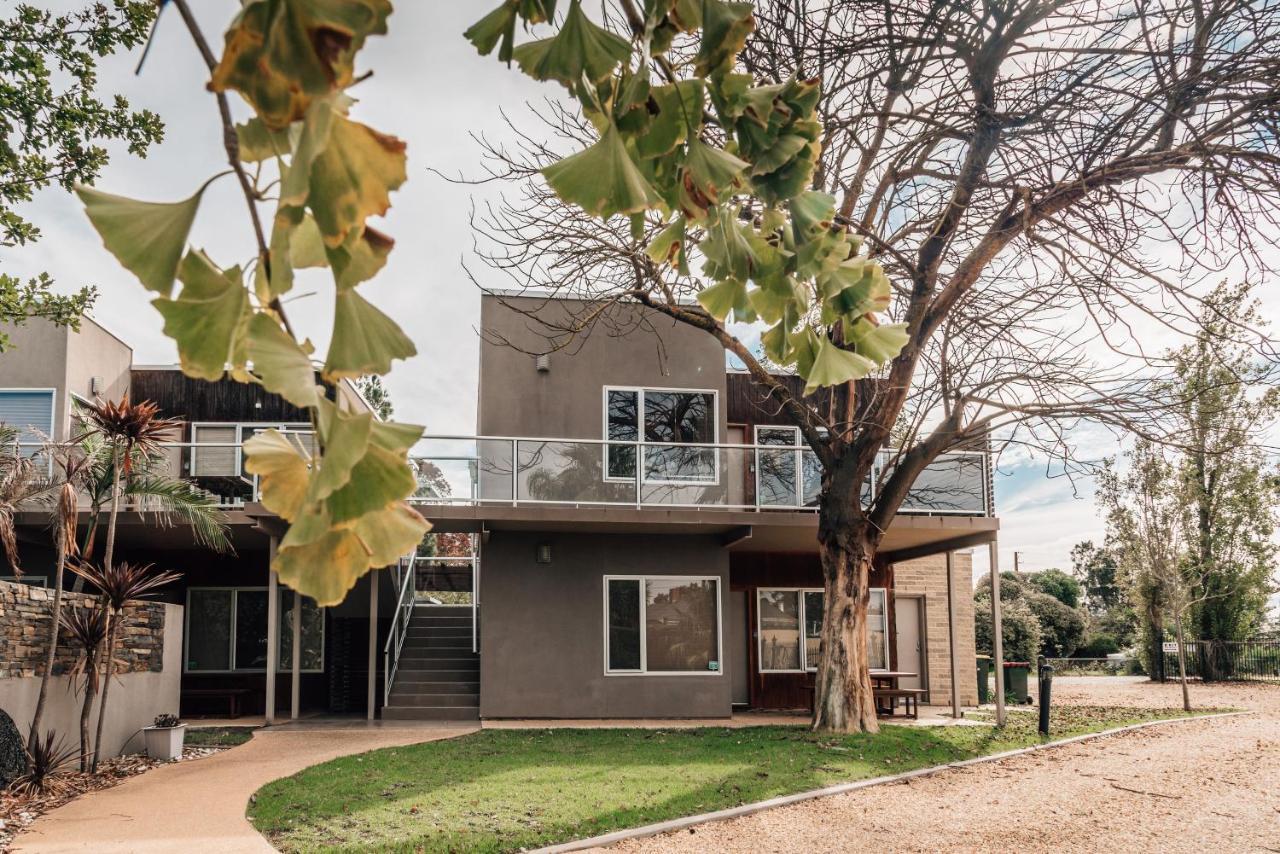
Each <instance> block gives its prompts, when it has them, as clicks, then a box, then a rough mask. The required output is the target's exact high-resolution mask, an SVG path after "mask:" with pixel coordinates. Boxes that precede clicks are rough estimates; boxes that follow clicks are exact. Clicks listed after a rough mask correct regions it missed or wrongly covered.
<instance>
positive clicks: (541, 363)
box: [533, 353, 551, 374]
mask: <svg viewBox="0 0 1280 854" xmlns="http://www.w3.org/2000/svg"><path fill="white" fill-rule="evenodd" d="M533 366H534V367H535V368H537V369H538V373H540V374H545V373H547V372H548V371H550V370H551V354H550V353H541V354H539V355H538V356H537V357H536V358H535V359H534V360H533Z"/></svg>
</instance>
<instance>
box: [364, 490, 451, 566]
mask: <svg viewBox="0 0 1280 854" xmlns="http://www.w3.org/2000/svg"><path fill="white" fill-rule="evenodd" d="M351 530H352V533H354V534H355V535H356V536H357V537H358V538H359V539H360V541H361V542H362V543H363V544H364V546H365V548H367V549H368V550H369V562H370V563H371V564H372V565H373V566H375V567H378V566H389V565H390V564H393V563H395V562H396V561H397V560H399V559H400V557H401V556H403V555H405V554H408V553H410V552H412V551H413V550H414V548H416V547H417V545H418V543H420V542H422V538H423V537H424V536H425V535H426V533H427V531H429V530H431V525H430V524H428V523H427V520H426V519H423V518H422V515H421V514H420V513H418V511H417V510H414V509H413V508H412V507H410V506H409V505H408V504H405V503H404V502H403V501H399V502H396V503H395V504H393V505H391V506H390V507H388V508H386V509H385V510H379V511H378V512H376V513H366V514H365V515H364V516H361V517H360V519H359V521H357V522H356V523H355V525H354V526H352V528H351Z"/></svg>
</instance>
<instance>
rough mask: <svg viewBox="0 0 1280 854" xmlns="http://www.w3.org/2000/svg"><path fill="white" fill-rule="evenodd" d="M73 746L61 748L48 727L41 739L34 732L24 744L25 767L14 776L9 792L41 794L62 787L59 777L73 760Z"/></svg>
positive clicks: (74, 753)
mask: <svg viewBox="0 0 1280 854" xmlns="http://www.w3.org/2000/svg"><path fill="white" fill-rule="evenodd" d="M75 756H76V749H75V748H74V747H65V746H64V745H63V739H61V738H59V737H58V733H57V732H55V731H54V730H49V731H48V732H46V733H45V734H44V738H41V737H40V735H39V734H38V733H37V734H35V735H33V736H31V738H30V740H29V742H28V744H27V770H26V772H25V773H23V774H22V775H21V776H19V777H16V778H14V781H13V782H12V783H10V784H9V791H11V792H14V793H16V794H18V795H45V794H50V793H52V792H56V791H58V790H59V789H61V788H62V786H61V785H60V784H61V779H62V777H63V776H64V774H65V773H66V769H67V766H68V765H70V764H71V760H72V759H75Z"/></svg>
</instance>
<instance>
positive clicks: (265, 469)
mask: <svg viewBox="0 0 1280 854" xmlns="http://www.w3.org/2000/svg"><path fill="white" fill-rule="evenodd" d="M244 453H245V461H244V470H245V471H247V472H248V473H249V474H256V475H257V476H258V492H259V495H260V500H261V501H262V506H263V507H265V508H267V509H268V510H270V511H271V512H272V513H274V514H276V515H277V516H279V517H280V518H281V519H284V520H285V521H286V522H292V521H293V520H294V519H295V518H297V516H298V513H299V511H301V509H302V505H303V503H304V502H305V501H306V497H307V489H308V486H309V471H308V462H309V461H308V460H307V458H306V457H304V456H303V455H302V452H301V451H300V450H299V449H298V447H297V446H296V445H294V444H293V442H291V441H289V440H288V439H287V438H285V436H284V435H283V434H282V433H280V431H278V430H264V431H263V432H261V433H255V434H254V435H253V436H251V437H250V438H248V439H246V440H245V442H244Z"/></svg>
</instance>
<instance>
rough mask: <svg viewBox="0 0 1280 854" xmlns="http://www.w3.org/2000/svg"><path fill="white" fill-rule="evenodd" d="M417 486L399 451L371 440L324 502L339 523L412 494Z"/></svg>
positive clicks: (336, 522)
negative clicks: (339, 486)
mask: <svg viewBox="0 0 1280 854" xmlns="http://www.w3.org/2000/svg"><path fill="white" fill-rule="evenodd" d="M321 473H322V474H323V469H322V471H321ZM417 486H418V481H417V479H416V478H415V477H414V476H413V471H412V470H411V469H410V468H409V467H408V466H407V465H405V459H404V456H403V455H402V454H397V453H394V452H392V451H388V450H385V449H384V448H381V447H378V446H377V445H372V444H370V445H369V446H368V447H367V449H366V450H365V453H364V454H363V455H362V456H361V457H360V459H359V460H357V461H356V464H355V466H354V467H353V468H352V469H351V475H350V477H349V478H348V481H347V483H346V485H345V486H343V487H341V488H340V489H338V490H336V491H334V492H333V494H331V495H330V496H329V497H328V499H327V500H326V501H325V505H326V506H327V507H328V509H329V514H330V517H331V518H332V519H333V522H334V524H340V523H342V522H348V521H351V520H353V519H358V518H360V517H361V516H363V515H365V514H366V513H372V512H374V511H375V510H378V509H380V508H382V507H385V506H386V505H387V504H388V503H390V502H392V501H397V500H399V499H401V498H404V497H406V496H408V495H411V494H412V493H413V491H414V490H415V489H417Z"/></svg>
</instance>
